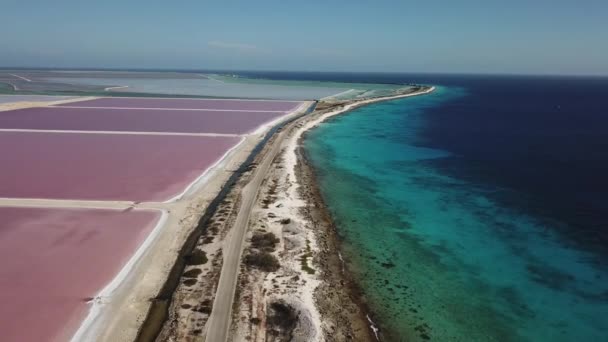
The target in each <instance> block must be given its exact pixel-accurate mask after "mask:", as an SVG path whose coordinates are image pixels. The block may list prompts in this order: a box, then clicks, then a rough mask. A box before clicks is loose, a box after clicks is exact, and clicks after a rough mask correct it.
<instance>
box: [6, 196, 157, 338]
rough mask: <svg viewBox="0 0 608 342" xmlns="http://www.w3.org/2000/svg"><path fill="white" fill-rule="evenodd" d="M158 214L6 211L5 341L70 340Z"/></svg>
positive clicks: (111, 211)
mask: <svg viewBox="0 0 608 342" xmlns="http://www.w3.org/2000/svg"><path fill="white" fill-rule="evenodd" d="M159 216H160V213H159V212H157V211H143V210H131V211H126V212H123V211H119V210H101V209H96V210H91V209H43V208H10V207H0V217H2V220H0V260H1V262H2V267H0V302H1V303H2V305H0V334H1V336H2V338H1V340H2V341H3V342H29V341H32V342H34V341H35V342H38V341H52V340H66V339H68V338H69V337H70V336H71V335H72V334H73V333H74V332H75V331H76V329H77V328H78V326H79V325H80V323H81V322H82V320H83V319H84V318H85V317H86V314H87V312H88V309H89V307H90V305H88V304H87V303H86V301H87V300H88V298H90V297H94V296H96V295H97V294H98V293H99V291H100V290H101V289H102V288H104V287H105V286H106V285H107V284H108V283H109V282H110V281H111V280H112V279H113V278H114V277H115V275H116V274H117V273H118V272H119V271H120V270H121V269H122V267H123V266H124V265H125V264H126V262H127V261H128V260H129V258H130V257H131V255H132V254H133V253H134V252H135V250H136V249H137V248H138V247H139V246H140V245H141V243H142V242H143V241H144V240H145V238H146V236H147V235H148V234H149V233H150V232H151V230H152V229H153V228H154V226H155V225H156V224H157V222H158V219H159Z"/></svg>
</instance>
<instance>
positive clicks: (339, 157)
mask: <svg viewBox="0 0 608 342" xmlns="http://www.w3.org/2000/svg"><path fill="white" fill-rule="evenodd" d="M252 77H267V78H268V77H270V78H283V79H293V78H296V79H326V80H332V81H353V82H385V83H422V84H431V85H436V86H437V90H436V91H435V92H434V93H432V94H430V95H425V96H419V97H415V98H408V99H401V100H395V101H390V102H384V103H380V104H374V105H370V106H367V107H363V108H360V109H357V110H354V111H352V112H350V113H348V114H345V115H342V116H339V117H336V118H334V119H331V120H329V121H327V122H326V123H324V124H322V125H320V126H319V127H318V128H316V129H314V130H312V131H311V132H310V133H309V134H308V136H307V139H306V140H305V148H306V151H307V152H308V155H309V157H310V159H311V161H312V163H313V165H314V167H315V169H316V171H317V174H318V179H319V182H320V187H321V192H322V195H323V197H324V199H325V201H326V204H327V205H328V208H329V210H330V212H331V214H332V216H333V218H334V220H335V222H336V225H337V230H338V233H339V235H340V238H341V240H342V246H341V249H342V251H341V252H342V254H343V256H344V258H345V259H346V261H347V266H348V269H349V271H350V272H351V273H352V274H353V276H354V278H355V279H356V281H357V283H358V284H359V286H360V287H361V290H362V292H363V296H364V300H365V301H366V303H367V306H368V307H369V310H370V312H371V316H372V317H373V319H374V320H375V321H376V323H378V324H379V326H380V328H381V330H380V332H381V336H382V338H383V339H384V340H387V341H427V340H432V341H608V219H607V217H608V200H607V199H606V196H607V195H608V78H580V77H578V78H577V77H524V76H462V75H413V74H412V75H389V74H351V75H348V74H310V73H309V74H293V73H292V74H290V73H275V74H271V75H268V74H261V75H256V74H253V75H252Z"/></svg>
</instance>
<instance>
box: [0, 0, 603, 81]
mask: <svg viewBox="0 0 608 342" xmlns="http://www.w3.org/2000/svg"><path fill="white" fill-rule="evenodd" d="M607 16H608V1H594V0H580V1H574V0H572V1H563V0H553V1H548V0H533V1H532V0H530V1H522V0H510V1H494V0H486V1H481V0H480V1H472V0H459V1H424V0H417V1H405V0H403V1H363V0H360V1H340V0H334V1H331V0H330V1H203V0H197V1H193V0H181V1H156V0H149V1H133V0H130V1H124V0H123V1H117V0H105V1H85V0H81V1H72V0H56V1H48V0H42V1H31V0H3V1H2V4H1V5H0V32H2V34H1V35H0V66H5V67H6V66H33V67H75V68H78V67H102V68H108V67H123V68H184V69H253V70H257V69H261V70H311V71H385V72H395V71H403V72H473V73H532V74H604V75H606V74H608V17H607Z"/></svg>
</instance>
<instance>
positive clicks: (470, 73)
mask: <svg viewBox="0 0 608 342" xmlns="http://www.w3.org/2000/svg"><path fill="white" fill-rule="evenodd" d="M0 70H55V71H128V72H181V73H197V72H198V73H213V72H218V73H238V72H268V73H311V74H315V73H316V74H389V75H390V74H405V75H453V76H459V75H460V76H545V77H551V76H553V77H608V73H606V74H602V73H599V74H597V73H596V74H591V73H546V72H545V73H526V72H483V71H482V72H479V71H476V72H474V71H374V70H365V71H361V70H357V71H354V70H335V71H327V70H288V69H263V68H260V69H241V68H237V69H223V68H211V69H205V68H172V67H158V68H137V67H85V66H78V67H52V66H46V67H45V66H0Z"/></svg>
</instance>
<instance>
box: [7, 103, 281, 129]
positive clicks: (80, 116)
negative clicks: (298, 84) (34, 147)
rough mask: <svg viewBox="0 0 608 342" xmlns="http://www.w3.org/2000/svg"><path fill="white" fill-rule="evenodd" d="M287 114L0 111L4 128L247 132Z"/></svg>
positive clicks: (59, 109) (62, 109)
mask: <svg viewBox="0 0 608 342" xmlns="http://www.w3.org/2000/svg"><path fill="white" fill-rule="evenodd" d="M282 115H284V113H281V112H234V111H191V110H150V109H106V108H70V107H38V108H26V109H20V110H13V111H7V112H1V113H0V128H10V129H15V128H18V129H37V130H43V129H44V130H77V131H79V130H82V131H132V132H176V133H224V134H245V133H249V132H251V131H254V130H255V129H256V128H258V127H259V126H261V125H263V124H265V123H267V122H270V121H273V120H275V119H277V118H278V117H280V116H282Z"/></svg>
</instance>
